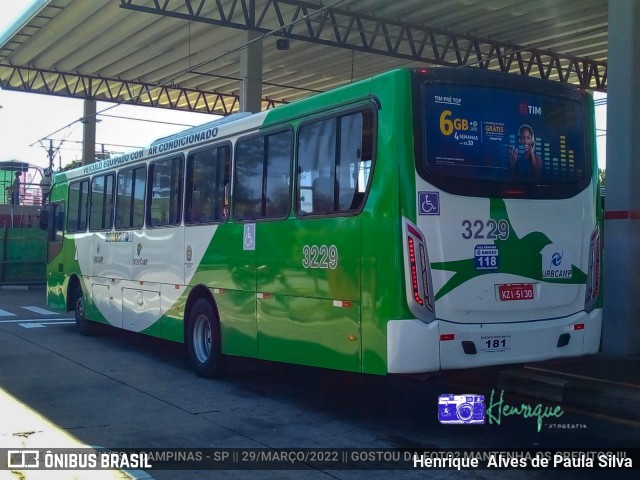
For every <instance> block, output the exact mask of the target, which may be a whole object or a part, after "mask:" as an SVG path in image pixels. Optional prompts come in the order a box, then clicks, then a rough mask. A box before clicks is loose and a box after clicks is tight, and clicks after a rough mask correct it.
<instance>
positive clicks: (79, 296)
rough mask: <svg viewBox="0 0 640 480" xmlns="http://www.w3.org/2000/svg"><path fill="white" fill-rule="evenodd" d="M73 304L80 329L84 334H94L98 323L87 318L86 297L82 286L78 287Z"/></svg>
mask: <svg viewBox="0 0 640 480" xmlns="http://www.w3.org/2000/svg"><path fill="white" fill-rule="evenodd" d="M73 305H74V307H73V309H74V313H75V317H76V327H77V328H78V331H79V332H80V333H81V334H82V335H87V336H89V335H93V334H94V333H95V332H96V324H95V323H94V322H92V321H91V320H87V317H86V309H85V307H86V305H85V299H84V294H83V293H82V289H81V288H78V289H77V291H76V299H75V301H74V303H73Z"/></svg>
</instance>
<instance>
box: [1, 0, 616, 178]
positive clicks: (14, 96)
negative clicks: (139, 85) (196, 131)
mask: <svg viewBox="0 0 640 480" xmlns="http://www.w3.org/2000/svg"><path fill="white" fill-rule="evenodd" d="M39 2H42V0H13V1H4V2H3V5H2V15H1V16H0V36H2V34H3V33H4V31H5V30H6V29H7V28H8V27H10V26H11V25H12V24H13V23H14V22H15V21H16V20H17V19H18V18H19V17H20V15H21V14H22V13H23V12H24V11H25V10H26V9H27V8H28V7H29V6H30V5H31V4H33V3H39ZM602 97H606V95H605V94H602V93H598V92H596V93H595V94H594V98H596V99H598V98H602ZM113 105H115V104H113V103H107V102H98V103H97V106H96V111H97V112H98V116H97V118H98V122H99V123H98V124H97V127H96V143H97V144H98V145H97V147H96V149H97V150H98V151H100V150H103V149H104V150H105V151H107V152H112V153H115V152H127V151H131V150H134V149H139V148H141V147H145V146H148V145H149V144H150V143H152V142H153V141H154V140H156V139H158V138H161V137H165V136H167V135H171V134H174V133H176V132H179V131H181V130H184V129H186V128H188V127H190V126H195V125H201V124H203V123H206V122H209V121H211V120H214V119H215V118H216V117H215V116H212V115H208V114H202V113H191V112H183V111H175V110H168V109H162V108H151V107H142V106H133V105H118V106H116V107H115V108H110V107H113ZM106 109H109V110H108V111H106ZM101 111H104V115H100V112H101ZM606 111H607V107H606V104H604V105H601V106H597V107H596V128H597V129H598V130H597V134H598V163H599V166H600V168H605V167H606V135H605V133H606ZM82 116H83V101H82V100H80V99H71V98H64V97H54V96H50V95H43V94H36V93H25V92H12V91H8V90H0V161H2V160H14V159H15V160H20V161H24V162H29V163H33V164H35V165H38V166H41V167H47V166H48V165H49V159H48V155H47V150H48V148H49V141H48V140H45V138H51V139H53V147H54V149H57V153H56V155H55V161H54V166H55V168H58V167H59V166H60V165H62V166H64V165H66V164H68V163H70V162H72V161H73V160H77V159H80V158H81V156H82V144H81V142H82V123H80V122H79V121H78V120H79V119H80V118H81V117H82ZM114 116H117V117H128V118H137V119H144V120H152V121H153V123H152V122H149V121H141V120H129V119H125V118H114ZM157 122H167V123H157ZM67 125H71V126H69V127H67V128H63V127H66V126H67ZM58 130H60V131H58ZM54 132H57V133H54Z"/></svg>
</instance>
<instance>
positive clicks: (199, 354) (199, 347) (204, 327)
mask: <svg viewBox="0 0 640 480" xmlns="http://www.w3.org/2000/svg"><path fill="white" fill-rule="evenodd" d="M193 350H194V353H195V354H196V358H197V359H198V362H200V363H204V362H206V361H207V360H208V359H209V355H211V324H210V323H209V319H208V318H207V317H206V316H204V315H200V316H198V318H197V319H196V322H195V325H194V327H193Z"/></svg>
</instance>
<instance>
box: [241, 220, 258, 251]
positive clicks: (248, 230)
mask: <svg viewBox="0 0 640 480" xmlns="http://www.w3.org/2000/svg"><path fill="white" fill-rule="evenodd" d="M242 249H243V250H255V249H256V224H255V223H245V224H244V235H243V245H242Z"/></svg>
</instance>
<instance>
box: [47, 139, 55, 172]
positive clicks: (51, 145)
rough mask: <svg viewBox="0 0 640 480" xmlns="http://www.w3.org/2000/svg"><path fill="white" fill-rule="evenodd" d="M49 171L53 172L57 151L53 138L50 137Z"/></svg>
mask: <svg viewBox="0 0 640 480" xmlns="http://www.w3.org/2000/svg"><path fill="white" fill-rule="evenodd" d="M48 154H49V171H50V172H51V173H53V156H54V155H55V152H54V151H53V140H51V139H49V152H48Z"/></svg>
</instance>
